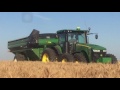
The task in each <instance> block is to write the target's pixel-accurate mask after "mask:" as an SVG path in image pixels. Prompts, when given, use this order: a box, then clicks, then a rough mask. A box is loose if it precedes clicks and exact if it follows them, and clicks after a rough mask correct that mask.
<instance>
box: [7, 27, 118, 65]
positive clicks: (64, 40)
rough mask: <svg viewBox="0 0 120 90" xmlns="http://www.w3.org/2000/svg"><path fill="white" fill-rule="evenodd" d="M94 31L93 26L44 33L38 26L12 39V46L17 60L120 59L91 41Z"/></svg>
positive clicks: (105, 60)
mask: <svg viewBox="0 0 120 90" xmlns="http://www.w3.org/2000/svg"><path fill="white" fill-rule="evenodd" d="M90 34H94V33H90V29H88V30H80V28H79V27H78V28H77V29H76V30H71V29H64V30H58V31H57V33H44V34H39V31H38V30H35V29H34V30H33V31H32V33H31V34H30V35H29V36H28V37H25V38H21V39H17V40H13V41H8V49H9V50H10V51H11V52H12V53H14V54H15V57H14V60H17V61H25V60H31V61H34V60H39V61H42V62H56V61H57V62H85V63H89V62H96V63H97V62H101V63H117V62H118V61H117V59H116V57H115V56H114V55H112V54H107V51H106V48H104V47H102V46H99V45H94V44H89V43H88V35H90ZM95 38H96V39H97V38H98V35H97V34H96V35H95Z"/></svg>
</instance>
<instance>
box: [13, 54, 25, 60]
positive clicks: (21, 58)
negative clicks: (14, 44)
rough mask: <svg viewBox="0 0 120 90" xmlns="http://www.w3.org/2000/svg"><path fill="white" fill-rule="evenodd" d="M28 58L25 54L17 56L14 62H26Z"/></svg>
mask: <svg viewBox="0 0 120 90" xmlns="http://www.w3.org/2000/svg"><path fill="white" fill-rule="evenodd" d="M25 60H26V57H25V55H23V54H15V57H14V60H13V61H25Z"/></svg>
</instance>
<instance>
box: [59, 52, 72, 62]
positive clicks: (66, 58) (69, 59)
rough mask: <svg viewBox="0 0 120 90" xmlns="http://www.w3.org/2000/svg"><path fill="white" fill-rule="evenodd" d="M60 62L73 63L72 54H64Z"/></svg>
mask: <svg viewBox="0 0 120 90" xmlns="http://www.w3.org/2000/svg"><path fill="white" fill-rule="evenodd" d="M61 61H62V62H73V61H74V57H73V55H72V54H69V53H65V54H63V55H62V57H61Z"/></svg>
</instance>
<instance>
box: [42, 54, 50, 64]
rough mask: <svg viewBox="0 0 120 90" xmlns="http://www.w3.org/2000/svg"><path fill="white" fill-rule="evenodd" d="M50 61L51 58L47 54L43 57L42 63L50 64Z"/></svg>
mask: <svg viewBox="0 0 120 90" xmlns="http://www.w3.org/2000/svg"><path fill="white" fill-rule="evenodd" d="M49 61H50V60H49V56H48V54H47V53H45V54H44V55H43V57H42V62H45V63H46V62H49Z"/></svg>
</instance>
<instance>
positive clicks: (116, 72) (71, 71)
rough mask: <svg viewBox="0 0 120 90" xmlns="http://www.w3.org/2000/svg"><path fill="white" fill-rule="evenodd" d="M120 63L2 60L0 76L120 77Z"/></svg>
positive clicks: (0, 62)
mask: <svg viewBox="0 0 120 90" xmlns="http://www.w3.org/2000/svg"><path fill="white" fill-rule="evenodd" d="M119 77H120V63H118V64H102V63H89V64H86V63H61V62H49V63H42V62H40V61H19V62H13V61H0V78H119Z"/></svg>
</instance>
